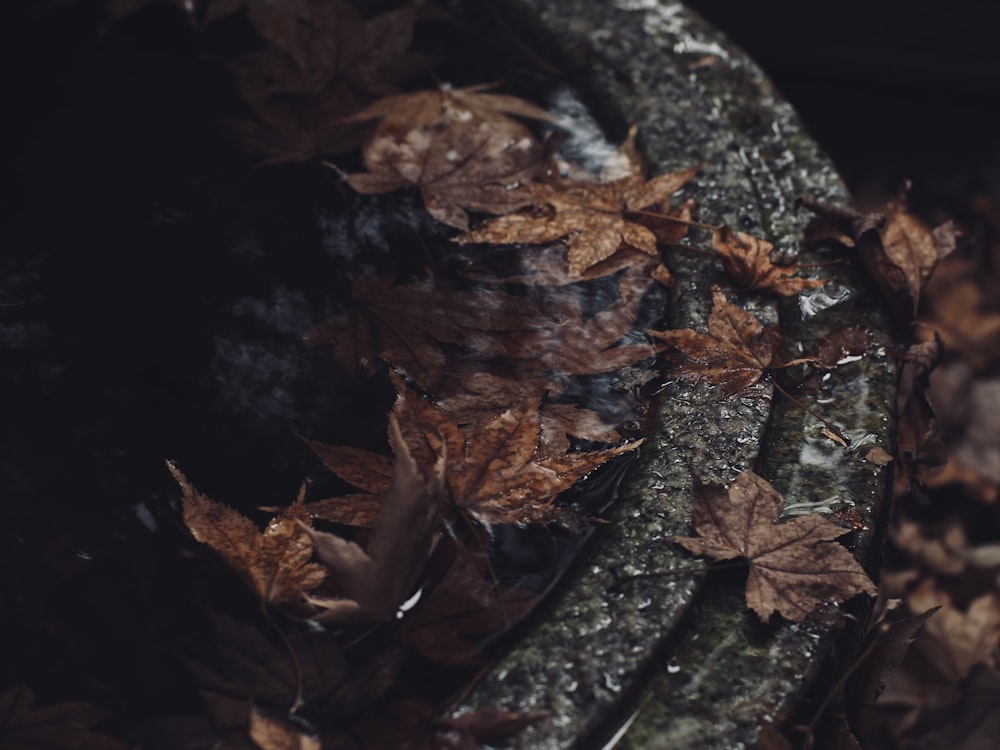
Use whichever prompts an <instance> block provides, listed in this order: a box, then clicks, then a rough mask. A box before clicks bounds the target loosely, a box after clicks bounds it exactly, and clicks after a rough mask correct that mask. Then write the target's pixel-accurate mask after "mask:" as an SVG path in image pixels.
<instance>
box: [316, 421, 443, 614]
mask: <svg viewBox="0 0 1000 750" xmlns="http://www.w3.org/2000/svg"><path fill="white" fill-rule="evenodd" d="M389 438H390V443H391V445H392V447H393V449H394V451H395V453H396V458H395V461H394V462H393V469H392V477H391V479H390V480H389V486H388V489H387V492H386V494H385V498H384V499H383V501H382V507H381V510H380V511H379V515H378V519H377V520H376V521H375V528H374V530H373V531H372V536H371V540H370V541H369V542H368V547H367V549H364V550H363V549H361V547H360V546H358V545H357V544H356V543H355V542H352V541H349V540H347V539H344V538H342V537H339V536H336V535H335V534H328V533H326V532H321V531H315V530H313V529H311V528H309V527H308V526H306V525H305V524H301V522H300V525H301V526H302V528H303V530H304V531H305V532H306V533H308V534H309V536H310V537H311V538H312V540H313V543H314V544H315V545H316V554H317V556H318V557H319V559H320V561H321V562H322V563H323V564H324V565H325V566H326V567H327V568H328V569H329V570H330V573H331V576H332V577H333V578H334V580H335V581H336V582H337V585H338V586H339V588H340V590H341V592H342V593H343V595H344V596H343V598H338V599H321V598H317V597H310V598H309V601H310V602H311V603H312V604H315V605H317V606H319V607H321V608H322V609H323V611H322V612H321V613H319V614H317V615H314V616H313V619H314V620H316V621H317V622H324V623H330V622H345V621H348V620H356V619H371V620H388V619H390V618H391V617H392V616H393V615H394V614H395V613H396V610H397V609H398V607H399V605H400V604H401V603H402V602H403V600H404V599H405V598H406V596H407V595H409V593H410V589H411V588H412V586H413V584H414V583H415V582H416V579H417V577H418V576H419V575H420V572H421V570H422V568H423V565H424V563H426V562H427V560H428V558H429V557H430V554H431V552H432V551H433V549H434V545H435V543H436V538H437V534H436V530H437V525H438V521H439V517H440V511H441V502H442V500H443V498H444V467H445V456H446V453H445V451H444V450H442V452H441V453H440V454H439V455H438V456H437V457H436V459H435V460H434V462H433V464H432V465H431V467H430V468H429V471H428V475H427V476H426V477H424V476H422V475H421V473H420V469H419V468H418V466H417V463H416V461H414V459H413V456H412V455H411V453H410V450H409V447H408V446H407V444H406V441H405V440H404V438H403V434H402V432H401V431H400V427H399V423H398V421H397V419H396V417H395V415H391V416H390V418H389Z"/></svg>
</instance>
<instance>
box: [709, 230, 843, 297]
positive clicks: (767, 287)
mask: <svg viewBox="0 0 1000 750" xmlns="http://www.w3.org/2000/svg"><path fill="white" fill-rule="evenodd" d="M712 243H713V244H714V245H715V250H716V252H718V253H719V255H720V256H721V258H722V267H723V268H724V269H725V271H726V273H727V274H728V275H729V278H731V279H732V280H733V281H735V282H736V283H737V284H739V285H740V287H742V288H743V289H753V290H756V291H758V292H769V293H772V294H777V295H780V296H783V297H788V296H791V295H793V294H798V293H799V292H801V291H803V290H805V289H817V288H819V287H821V286H823V285H824V284H825V283H826V282H827V281H829V279H804V278H802V277H801V276H796V275H795V272H796V271H797V270H798V269H797V267H796V266H776V265H774V263H772V262H771V251H772V250H773V249H774V245H772V244H771V243H770V242H767V241H766V240H762V239H760V238H759V237H754V236H753V235H750V234H747V233H745V232H733V230H731V229H730V228H729V227H726V226H722V227H719V228H718V229H716V230H715V234H714V236H713V238H712Z"/></svg>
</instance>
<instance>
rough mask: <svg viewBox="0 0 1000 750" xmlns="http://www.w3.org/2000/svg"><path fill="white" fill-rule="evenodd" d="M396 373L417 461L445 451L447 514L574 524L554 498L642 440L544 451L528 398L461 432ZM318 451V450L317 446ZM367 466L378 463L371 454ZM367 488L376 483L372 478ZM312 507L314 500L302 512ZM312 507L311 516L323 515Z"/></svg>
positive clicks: (401, 412)
mask: <svg viewBox="0 0 1000 750" xmlns="http://www.w3.org/2000/svg"><path fill="white" fill-rule="evenodd" d="M393 377H394V380H395V382H396V387H397V390H398V393H399V394H400V395H399V399H398V400H397V402H396V406H395V407H394V409H393V413H394V415H395V416H396V418H397V419H398V420H399V424H400V429H401V432H402V434H403V437H404V440H405V443H406V445H407V449H408V450H409V451H411V452H412V455H413V457H414V458H415V460H416V461H417V464H418V465H419V466H427V465H429V463H430V462H432V461H434V460H435V459H434V455H435V453H434V451H435V450H436V449H442V448H441V446H443V450H444V452H445V454H446V455H447V456H448V463H447V468H446V471H445V487H446V490H447V496H448V500H447V505H448V506H449V507H450V508H451V510H452V512H456V513H459V514H464V515H468V516H469V517H471V518H472V519H474V520H476V521H478V522H480V523H483V524H487V525H488V524H493V523H507V524H533V523H563V524H570V525H575V523H576V520H575V518H574V517H573V515H572V514H571V513H569V511H568V510H567V509H565V508H562V507H560V506H558V505H555V504H554V503H553V502H552V500H553V498H555V497H556V496H557V495H558V494H559V493H561V492H563V491H564V490H567V489H569V488H570V487H572V486H573V485H574V484H576V482H577V481H578V480H579V479H581V478H582V477H584V476H585V475H586V474H589V473H590V472H591V471H593V470H594V469H596V468H597V467H599V466H601V465H602V464H604V463H605V462H606V461H608V460H609V459H610V458H613V457H614V456H617V455H620V454H622V453H625V452H628V451H630V450H634V449H635V448H637V447H638V446H639V445H640V444H641V441H636V442H633V443H627V444H624V445H619V446H615V447H613V448H608V449H606V450H601V451H589V452H579V453H566V454H561V455H543V453H544V451H543V450H541V411H540V399H538V398H534V397H532V398H529V399H527V400H523V401H522V402H521V403H520V404H517V405H515V406H512V407H508V408H506V409H504V410H503V411H502V412H501V413H500V414H498V415H495V416H493V417H492V418H489V419H483V420H481V421H479V422H478V423H477V424H475V425H474V426H473V427H472V428H471V429H470V431H469V433H468V434H466V433H465V432H463V430H462V429H461V428H460V427H459V426H458V425H457V424H455V423H454V422H452V421H451V420H450V419H449V418H448V417H447V416H446V415H445V414H444V412H442V411H441V410H440V409H438V408H437V407H435V406H434V405H433V404H431V403H430V402H428V401H427V400H426V399H424V398H422V397H420V396H419V395H417V394H415V393H413V392H412V391H410V390H409V388H407V386H406V385H405V384H404V383H403V382H402V381H401V380H400V379H399V378H398V377H396V376H395V375H394V376H393ZM319 455H320V456H321V457H322V455H323V452H322V448H320V451H319ZM367 460H368V459H361V462H362V463H363V462H366V461H367ZM372 465H374V466H381V465H382V464H381V463H380V461H379V459H372ZM338 466H339V463H338V462H336V461H335V462H333V463H332V464H328V468H331V469H332V470H333V471H334V472H335V473H337V467H338ZM364 481H367V480H364ZM374 481H379V480H373V482H374ZM358 483H359V484H360V483H361V482H358ZM370 486H372V487H373V488H377V487H376V485H375V484H374V483H372V484H371V485H370ZM373 497H374V496H373ZM333 502H334V500H331V501H329V503H331V504H332V503H333ZM315 505H316V504H315V503H311V504H310V505H307V506H306V509H307V510H309V509H312V508H313V507H314V506H315ZM322 509H323V510H325V506H324V508H322ZM313 512H314V513H315V515H316V517H326V516H325V514H324V513H318V512H316V511H313ZM351 512H352V511H351V510H350V508H349V506H347V504H345V509H344V510H343V511H340V512H338V513H337V515H336V516H335V518H334V519H331V520H338V519H342V518H345V517H346V516H347V514H349V513H351Z"/></svg>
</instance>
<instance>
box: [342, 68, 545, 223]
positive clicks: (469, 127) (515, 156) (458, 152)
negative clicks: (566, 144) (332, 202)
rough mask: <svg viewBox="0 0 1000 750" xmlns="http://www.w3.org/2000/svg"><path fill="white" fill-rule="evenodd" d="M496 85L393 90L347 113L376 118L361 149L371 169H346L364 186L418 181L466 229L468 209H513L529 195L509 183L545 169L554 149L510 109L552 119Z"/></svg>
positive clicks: (444, 214)
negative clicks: (497, 89)
mask: <svg viewBox="0 0 1000 750" xmlns="http://www.w3.org/2000/svg"><path fill="white" fill-rule="evenodd" d="M488 88H490V85H488V84H487V85H480V86H472V87H469V88H464V89H450V88H447V87H441V88H438V89H435V90H432V91H419V92H415V93H409V94H395V95H392V96H388V97H385V98H383V99H380V100H379V101H377V102H375V103H373V104H371V105H369V106H368V107H365V108H364V109H363V110H361V111H360V112H358V113H356V114H354V115H351V116H350V117H348V118H346V119H345V120H344V122H345V123H361V122H367V121H369V120H378V124H377V125H376V127H375V132H374V134H373V135H372V137H371V138H369V139H368V141H367V142H366V143H365V145H364V146H363V148H362V156H363V158H364V164H365V168H366V169H367V170H368V172H367V173H361V174H351V175H345V179H346V180H347V183H348V184H349V185H350V186H351V187H352V188H354V189H355V190H357V191H358V192H360V193H367V194H378V193H387V192H391V191H393V190H397V189H399V188H401V187H402V186H404V185H416V186H418V187H419V188H420V192H421V195H422V197H423V199H424V205H425V207H426V208H427V210H428V211H429V212H430V214H431V215H432V216H433V217H434V218H435V219H437V220H438V221H441V222H443V223H445V224H448V225H450V226H454V227H457V228H458V229H467V228H468V216H467V214H466V210H467V209H468V210H473V211H479V212H483V213H503V212H506V211H513V210H515V209H517V208H520V207H522V206H525V205H528V204H530V203H531V196H530V195H527V194H524V193H521V192H518V191H517V190H513V189H511V187H512V186H514V185H518V184H520V183H521V182H523V181H526V180H530V179H532V178H533V177H534V176H535V175H537V174H539V173H540V172H541V171H542V169H543V168H544V167H545V165H546V163H547V156H548V151H549V149H548V148H546V147H545V146H544V145H543V144H542V143H540V142H539V141H538V140H537V139H536V138H535V136H534V134H533V133H532V132H531V130H529V129H528V128H527V127H526V126H525V125H524V124H522V123H521V122H519V121H518V120H515V119H514V118H513V117H510V116H509V115H516V116H518V117H525V118H530V119H535V120H546V121H551V120H552V117H551V116H550V115H549V114H548V113H547V112H545V110H543V109H540V108H539V107H536V106H535V105H533V104H531V103H530V102H527V101H525V100H523V99H520V98H518V97H515V96H510V95H506V94H493V93H486V89H488Z"/></svg>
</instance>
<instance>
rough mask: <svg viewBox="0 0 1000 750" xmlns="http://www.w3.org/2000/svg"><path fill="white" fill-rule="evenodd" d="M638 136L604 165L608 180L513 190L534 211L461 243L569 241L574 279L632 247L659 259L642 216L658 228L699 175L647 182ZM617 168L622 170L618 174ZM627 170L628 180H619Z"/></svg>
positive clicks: (488, 224) (489, 225) (483, 228)
mask: <svg viewBox="0 0 1000 750" xmlns="http://www.w3.org/2000/svg"><path fill="white" fill-rule="evenodd" d="M635 135H636V131H635V128H634V127H633V128H632V129H631V130H630V131H629V137H628V140H626V141H625V143H624V144H623V145H622V147H621V149H619V152H618V153H617V154H616V155H614V156H613V157H611V159H609V161H608V163H607V164H606V165H605V174H604V175H603V176H604V177H606V178H607V179H604V180H602V181H583V180H569V179H560V180H554V181H551V182H546V183H532V184H526V185H523V186H522V187H521V188H519V189H517V190H516V191H514V192H518V193H522V194H523V195H524V197H525V205H531V206H534V207H535V210H533V211H530V212H521V213H509V214H507V215H505V216H499V217H497V218H494V219H488V220H486V221H485V222H483V223H482V224H480V225H479V226H478V227H477V228H476V229H475V230H473V231H471V232H467V233H465V234H463V235H461V236H459V237H457V238H455V239H456V241H457V242H476V243H489V244H495V245H503V244H519V243H523V244H529V245H530V244H535V245H537V244H545V243H549V242H555V241H556V240H560V239H564V238H565V240H566V243H567V245H568V252H567V266H568V270H569V274H570V276H571V277H581V276H582V275H583V274H584V273H585V272H586V271H587V270H588V269H589V268H591V267H592V266H595V265H597V264H598V263H601V262H602V261H606V260H607V259H609V258H611V257H612V256H613V255H614V254H615V253H617V252H618V251H619V250H624V249H629V248H630V249H632V250H638V251H640V252H642V253H645V254H646V255H650V256H653V257H657V256H658V250H657V242H658V237H657V234H656V232H655V231H654V230H653V229H651V228H649V227H648V226H646V225H645V222H644V219H643V216H642V214H643V213H644V212H649V213H654V214H656V216H654V217H653V220H654V221H655V222H656V223H655V224H654V227H659V226H660V225H661V224H662V223H663V222H664V220H665V216H666V214H665V212H666V211H668V210H669V199H670V196H671V195H672V194H673V193H675V192H677V191H678V190H680V189H681V188H682V187H683V186H684V184H685V183H687V182H688V180H690V179H691V177H693V176H694V174H695V172H696V171H697V170H698V167H693V168H691V169H687V170H683V171H680V172H673V173H670V174H664V175H660V176H658V177H654V178H653V179H651V180H648V181H647V180H646V179H645V177H644V171H645V170H644V167H643V164H642V161H641V159H640V158H639V154H638V151H637V150H636V148H635ZM613 167H617V168H619V169H618V170H617V173H614V172H613V170H612V168H613ZM622 167H623V169H622ZM622 172H624V176H619V175H620V174H621V173H622ZM612 174H614V178H613V179H612ZM675 223H676V222H675ZM671 241H676V240H675V239H672V238H671Z"/></svg>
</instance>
